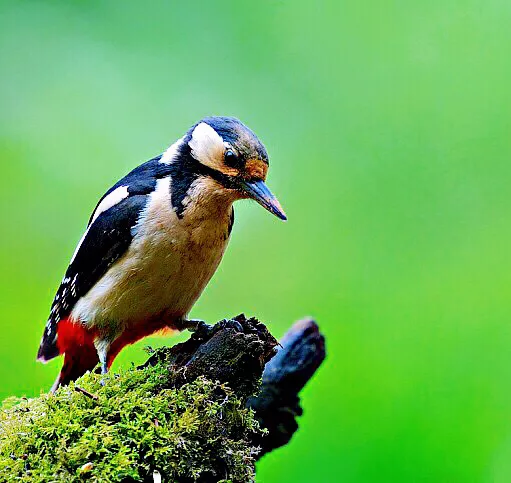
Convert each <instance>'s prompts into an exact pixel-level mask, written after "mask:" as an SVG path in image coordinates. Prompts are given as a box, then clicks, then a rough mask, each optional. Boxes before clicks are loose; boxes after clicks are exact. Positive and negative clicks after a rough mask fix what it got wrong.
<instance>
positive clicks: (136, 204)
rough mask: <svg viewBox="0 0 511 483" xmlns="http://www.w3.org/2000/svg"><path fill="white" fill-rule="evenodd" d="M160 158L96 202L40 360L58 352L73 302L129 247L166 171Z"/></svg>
mask: <svg viewBox="0 0 511 483" xmlns="http://www.w3.org/2000/svg"><path fill="white" fill-rule="evenodd" d="M159 160H160V157H157V158H154V159H152V160H150V161H148V162H147V163H144V164H142V165H140V166H138V167H137V168H135V169H134V170H133V171H132V172H131V173H129V174H128V175H127V176H125V177H124V178H123V179H121V180H120V181H119V182H117V183H116V184H115V185H114V186H113V187H112V188H111V189H110V190H108V191H107V193H106V194H105V195H104V196H103V198H101V200H100V201H99V203H98V205H97V206H96V209H95V210H94V212H93V214H92V216H91V218H90V220H89V225H88V227H87V230H86V232H85V234H84V236H83V237H82V239H81V241H80V243H79V244H78V247H77V249H76V252H75V254H74V256H73V259H72V260H71V263H70V264H69V267H68V268H67V271H66V274H65V276H64V278H63V280H62V283H61V284H60V287H59V289H58V290H57V294H56V295H55V298H54V300H53V304H52V307H51V313H50V317H49V318H48V321H47V323H46V327H45V331H44V334H43V338H42V341H41V345H40V347H39V352H38V355H37V358H38V359H39V360H43V361H47V360H50V359H52V358H53V357H56V356H57V355H59V350H58V347H57V343H56V342H57V326H58V323H59V321H60V320H62V319H64V318H66V317H67V316H69V314H70V313H71V311H72V310H73V307H74V306H75V304H76V302H77V301H78V300H79V299H80V298H81V297H83V296H84V295H86V294H87V292H88V291H89V290H90V289H91V288H92V287H93V286H94V285H95V284H96V282H97V281H98V280H99V279H100V278H101V277H102V276H103V275H104V274H105V273H106V272H107V271H108V269H109V268H110V267H111V266H112V265H113V264H114V263H115V262H116V261H117V260H118V259H119V258H120V257H121V256H122V255H123V254H124V253H125V252H126V250H127V249H128V247H129V245H130V243H131V240H132V239H133V237H134V235H135V231H136V226H137V221H138V219H139V216H140V213H141V212H142V211H143V209H144V208H145V206H146V204H147V200H148V196H149V194H150V193H151V192H152V191H154V188H155V186H156V181H157V180H158V179H159V178H162V177H165V176H167V175H168V174H169V166H168V165H166V164H163V163H160V162H159Z"/></svg>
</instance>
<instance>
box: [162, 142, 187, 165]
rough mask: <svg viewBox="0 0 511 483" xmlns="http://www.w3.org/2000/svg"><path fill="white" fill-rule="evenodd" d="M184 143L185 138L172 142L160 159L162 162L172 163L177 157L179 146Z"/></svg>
mask: <svg viewBox="0 0 511 483" xmlns="http://www.w3.org/2000/svg"><path fill="white" fill-rule="evenodd" d="M182 144H183V138H180V139H178V140H177V141H176V142H175V143H174V144H172V145H171V146H170V147H169V148H168V149H167V150H166V151H165V152H164V153H163V155H162V157H161V159H160V163H163V164H172V162H173V161H174V160H175V159H176V157H177V155H178V154H179V148H180V147H181V145H182Z"/></svg>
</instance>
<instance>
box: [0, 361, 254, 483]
mask: <svg viewBox="0 0 511 483" xmlns="http://www.w3.org/2000/svg"><path fill="white" fill-rule="evenodd" d="M105 382H106V384H105V385H104V386H101V384H100V376H97V375H95V374H87V375H85V376H84V377H82V378H81V379H79V380H78V381H77V383H76V385H77V386H79V387H80V388H83V389H84V390H86V391H89V392H90V393H92V394H93V395H95V396H97V398H91V397H88V396H86V395H84V394H83V393H80V392H77V391H76V389H75V385H74V384H72V385H70V386H69V387H65V388H62V389H59V391H58V392H57V393H56V394H55V395H53V396H49V395H42V396H40V397H38V398H34V399H18V400H16V399H13V398H10V399H9V400H7V401H5V402H4V405H3V407H2V410H1V412H0V481H27V482H32V481H33V482H47V481H48V482H49V481H52V482H60V481H81V480H85V479H87V480H89V481H102V482H116V481H133V480H134V481H142V480H144V478H147V476H148V475H152V473H153V471H155V470H157V471H159V472H160V473H161V475H162V476H163V480H164V481H196V480H198V479H200V478H202V479H205V480H207V481H217V480H222V479H228V480H232V481H250V480H252V479H253V476H254V474H253V473H254V456H255V454H256V448H254V447H252V446H251V444H250V443H249V441H250V439H251V436H252V435H253V433H255V432H259V431H260V429H259V427H258V424H257V422H256V421H255V419H254V417H253V414H252V412H251V411H250V410H247V409H245V407H244V404H243V402H242V401H241V400H240V399H239V398H238V397H236V395H235V394H234V393H233V391H232V390H231V389H229V388H228V387H226V386H225V385H223V384H220V383H218V382H212V381H208V380H206V379H204V378H199V379H197V380H195V381H193V382H190V383H188V384H185V385H184V386H182V387H181V388H179V389H168V388H166V385H167V384H168V373H167V371H166V369H165V364H159V365H157V366H154V367H148V368H146V369H144V370H135V369H132V370H128V371H125V372H123V373H121V374H120V375H119V376H115V377H113V376H112V377H108V378H107V379H106V381H105ZM151 480H152V478H151Z"/></svg>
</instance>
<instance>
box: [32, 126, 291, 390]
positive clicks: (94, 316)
mask: <svg viewBox="0 0 511 483" xmlns="http://www.w3.org/2000/svg"><path fill="white" fill-rule="evenodd" d="M268 166H269V160H268V153H267V151H266V148H265V147H264V145H263V143H262V142H261V141H260V140H259V138H258V137H257V136H256V134H255V133H254V132H253V131H252V130H250V129H249V128H248V127H247V126H246V125H245V124H243V123H242V122H241V121H239V120H238V119H237V118H234V117H223V116H212V117H205V118H203V119H202V120H200V121H199V122H197V123H196V124H194V125H193V126H192V127H191V128H190V129H189V130H188V131H187V132H186V133H185V135H184V136H183V137H181V138H180V139H178V140H177V141H176V142H174V143H173V144H172V145H171V146H170V147H169V148H168V149H167V150H165V151H164V152H163V153H162V154H161V155H159V156H156V157H154V158H152V159H150V160H149V161H147V162H145V163H143V164H141V165H139V166H138V167H136V168H135V169H133V170H132V171H131V172H130V173H128V174H127V175H126V176H124V177H123V178H122V179H120V180H119V181H118V182H117V183H115V184H114V185H113V186H112V187H111V188H110V189H109V190H108V191H107V192H106V193H105V194H104V196H103V197H102V198H101V199H100V200H99V202H98V204H97V205H96V208H95V209H94V211H93V213H92V215H91V216H90V219H89V222H88V225H87V228H86V230H85V233H84V234H83V236H82V238H81V240H80V241H79V243H78V245H77V247H76V249H75V252H74V254H73V256H72V258H71V261H70V263H69V266H68V268H67V270H66V272H65V275H64V278H63V279H62V282H61V283H60V286H59V288H58V290H57V292H56V295H55V297H54V299H53V303H52V305H51V311H50V316H49V318H48V320H47V322H46V325H45V328H44V332H43V336H42V339H41V343H40V346H39V350H38V353H37V360H38V361H40V362H43V363H46V362H47V361H49V360H51V359H53V358H55V357H57V356H59V355H63V356H64V362H63V365H62V369H61V371H60V373H59V375H58V377H57V379H56V381H55V383H54V384H53V386H52V388H51V392H52V393H53V392H55V391H56V390H57V389H58V388H59V387H60V386H64V385H67V384H69V383H70V382H71V381H74V380H76V379H78V378H79V377H80V376H82V375H83V374H85V373H86V372H87V371H92V370H93V369H95V368H96V366H98V364H100V368H101V373H102V374H106V373H107V372H108V370H109V368H110V366H111V365H112V362H113V360H114V359H115V357H116V356H117V355H118V354H119V352H120V351H121V350H122V349H123V347H125V346H126V345H129V344H133V343H134V342H136V341H138V340H139V339H141V338H143V337H146V336H149V335H151V334H154V333H156V332H160V331H172V332H173V331H182V330H185V329H190V330H193V329H194V328H196V326H197V321H194V320H189V319H188V314H189V312H190V310H191V308H192V306H193V305H194V303H195V302H196V301H197V299H198V298H199V296H200V295H201V293H202V291H203V290H204V288H205V287H206V285H207V283H208V282H209V280H210V279H211V277H212V276H213V274H214V273H215V271H216V269H217V267H218V265H219V263H220V261H221V259H222V257H223V254H224V251H225V249H226V246H227V244H228V242H229V239H230V236H231V230H232V227H233V223H234V208H233V204H234V202H235V201H237V200H240V199H252V200H255V201H256V202H257V203H259V204H260V205H261V206H263V207H264V208H265V209H266V210H268V211H269V212H270V213H272V214H273V215H275V216H276V217H278V218H280V219H281V220H284V221H285V220H286V219H287V217H286V214H285V212H284V210H283V209H282V207H281V205H280V203H279V201H278V200H277V198H276V197H275V196H274V195H273V194H272V192H271V191H270V190H269V188H268V187H267V185H266V183H265V181H266V175H267V172H268Z"/></svg>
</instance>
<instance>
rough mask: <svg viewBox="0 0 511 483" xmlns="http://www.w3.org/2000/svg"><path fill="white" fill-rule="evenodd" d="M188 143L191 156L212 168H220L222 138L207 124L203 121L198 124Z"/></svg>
mask: <svg viewBox="0 0 511 483" xmlns="http://www.w3.org/2000/svg"><path fill="white" fill-rule="evenodd" d="M188 144H189V146H190V148H191V150H192V156H193V157H194V158H195V159H196V160H197V161H199V162H200V163H202V164H205V165H206V166H209V167H210V168H213V169H221V168H222V164H223V155H224V150H225V145H224V140H223V139H222V137H221V136H220V135H219V134H218V133H217V132H216V131H215V130H214V129H213V128H212V127H211V126H210V125H209V124H206V123H205V122H201V123H200V124H198V125H197V126H196V128H195V129H194V130H193V133H192V139H190V142H189V143H188Z"/></svg>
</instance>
